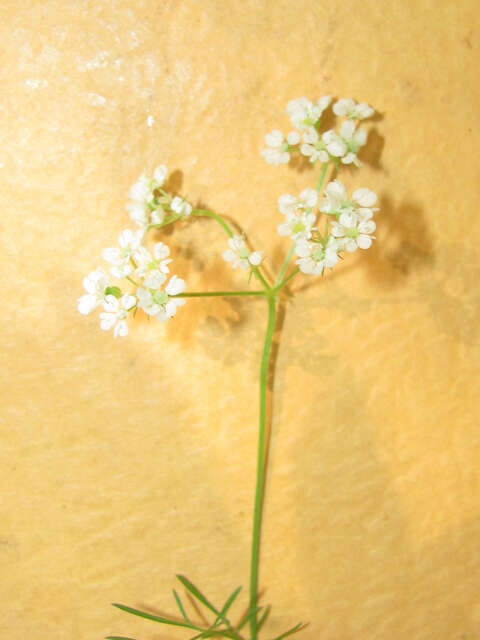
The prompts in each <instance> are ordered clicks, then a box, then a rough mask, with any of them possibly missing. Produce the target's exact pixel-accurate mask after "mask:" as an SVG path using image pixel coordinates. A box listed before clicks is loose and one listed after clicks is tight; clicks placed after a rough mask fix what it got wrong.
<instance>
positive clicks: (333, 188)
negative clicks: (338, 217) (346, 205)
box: [325, 180, 348, 200]
mask: <svg viewBox="0 0 480 640" xmlns="http://www.w3.org/2000/svg"><path fill="white" fill-rule="evenodd" d="M325 193H326V194H327V196H330V197H332V198H335V199H338V200H347V198H348V194H347V190H346V188H345V185H344V184H343V182H342V181H341V180H332V182H329V183H328V184H327V186H326V188H325Z"/></svg>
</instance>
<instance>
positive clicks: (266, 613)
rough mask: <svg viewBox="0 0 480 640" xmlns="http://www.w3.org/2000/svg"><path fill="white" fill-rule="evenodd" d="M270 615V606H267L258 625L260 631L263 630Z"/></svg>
mask: <svg viewBox="0 0 480 640" xmlns="http://www.w3.org/2000/svg"><path fill="white" fill-rule="evenodd" d="M269 613H270V605H269V604H267V606H266V607H265V611H264V612H263V613H262V616H261V618H260V620H259V621H258V624H257V629H258V630H259V631H260V629H261V628H262V625H263V623H264V622H265V620H266V619H267V616H268V614H269Z"/></svg>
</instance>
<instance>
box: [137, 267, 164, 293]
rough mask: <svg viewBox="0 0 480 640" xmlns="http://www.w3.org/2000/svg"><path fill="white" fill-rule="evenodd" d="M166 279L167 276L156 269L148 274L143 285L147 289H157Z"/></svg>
mask: <svg viewBox="0 0 480 640" xmlns="http://www.w3.org/2000/svg"><path fill="white" fill-rule="evenodd" d="M166 279H167V276H166V275H165V274H164V273H162V272H161V271H159V270H158V269H154V270H153V271H150V272H149V273H148V275H147V277H146V278H145V280H144V281H143V283H144V285H145V286H146V287H148V288H149V289H159V288H160V287H161V285H162V284H163V283H164V282H165V280H166Z"/></svg>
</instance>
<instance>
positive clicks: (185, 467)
mask: <svg viewBox="0 0 480 640" xmlns="http://www.w3.org/2000/svg"><path fill="white" fill-rule="evenodd" d="M479 17H480V11H479V9H478V5H477V3H476V2H475V1H474V0H460V1H459V2H457V3H454V2H451V1H449V0H441V1H439V0H429V1H427V0H393V1H389V2H386V1H385V0H381V1H379V0H363V1H357V0H355V1H348V0H346V1H343V2H341V1H339V0H331V1H330V2H326V1H325V0H296V1H293V0H250V1H248V0H243V1H242V2H234V1H231V0H223V1H221V0H216V1H215V0H204V1H202V2H194V1H193V0H187V1H183V2H182V1H181V0H178V1H175V0H170V1H168V0H166V1H160V0H158V1H154V0H144V1H141V0H140V1H133V0H127V1H121V0H118V1H114V0H96V1H89V0H84V1H81V2H79V1H74V0H51V1H48V0H47V1H44V2H42V1H40V0H37V1H32V0H25V1H23V2H13V1H12V0H6V1H5V2H3V4H2V7H0V18H1V20H0V24H1V27H0V35H1V42H2V48H3V56H2V65H1V68H0V77H1V88H2V91H1V100H0V129H1V139H2V143H1V145H0V180H1V188H0V198H1V200H0V202H1V212H2V215H1V223H0V225H1V235H2V257H3V260H2V265H3V274H4V275H3V278H2V289H3V293H2V299H3V305H2V307H3V314H2V328H1V334H0V335H1V340H2V343H3V346H2V353H3V368H2V384H1V394H2V440H1V464H0V476H1V489H2V501H1V519H0V564H1V567H2V570H1V579H0V598H1V602H2V607H1V613H0V636H1V637H2V638H8V639H9V640H24V639H25V638H35V640H46V639H47V638H48V639H49V640H50V639H53V638H55V640H67V639H68V640H71V639H73V638H79V639H80V638H81V640H96V639H98V638H102V637H103V636H105V635H107V634H109V633H117V634H119V635H126V636H132V637H135V638H138V640H168V639H170V638H172V639H176V638H179V639H180V638H184V637H188V634H184V633H182V631H181V630H176V629H167V628H162V627H159V626H156V625H154V624H153V623H149V622H146V621H143V620H140V619H135V618H133V617H129V616H127V615H126V614H123V613H121V612H120V611H118V610H116V609H114V608H112V607H111V606H110V604H109V603H110V602H124V603H127V604H131V605H133V606H140V607H149V608H150V609H152V610H155V611H164V612H165V611H171V612H173V610H174V601H173V598H172V597H171V592H170V590H171V587H172V586H174V580H175V579H174V574H175V573H185V574H187V575H188V576H189V577H190V578H191V580H193V581H194V582H195V583H197V584H198V585H199V586H200V587H202V588H203V589H204V590H205V591H206V592H207V593H208V594H209V595H210V596H211V598H212V600H215V601H217V602H220V601H221V600H222V599H225V598H226V597H227V595H228V594H229V593H230V592H231V591H232V590H233V588H234V587H236V586H237V585H238V584H243V585H244V587H245V591H244V592H243V594H242V597H241V598H239V606H238V608H237V609H236V610H235V614H234V615H233V617H234V618H235V616H236V615H240V613H241V610H242V608H244V607H245V606H246V604H247V595H246V591H247V589H246V587H247V584H248V564H249V553H250V550H249V542H250V528H251V510H252V494H253V484H254V467H255V463H254V458H255V448H256V430H257V370H258V364H259V359H260V351H261V348H262V340H263V333H264V329H265V322H266V305H265V303H264V301H262V300H249V301H231V300H225V299H224V300H220V299H219V300H215V301H211V300H210V301H204V300H190V301H189V302H188V304H187V305H186V306H185V307H184V308H182V309H181V310H180V311H179V313H178V315H177V317H176V318H175V319H174V320H172V321H171V322H170V323H169V324H168V326H166V327H165V328H162V327H161V326H159V325H158V324H157V323H153V322H150V323H147V322H146V321H145V320H144V319H142V318H137V321H136V322H135V323H133V325H132V327H131V332H130V335H129V336H128V338H126V339H124V340H114V339H113V337H112V336H111V334H108V333H105V332H102V331H101V330H100V329H99V327H98V317H96V316H95V317H93V316H89V317H88V318H87V319H85V318H84V317H82V316H80V314H78V312H77V310H76V299H77V298H78V297H79V296H80V295H81V294H82V293H83V291H82V284H81V282H82V278H83V277H84V275H85V274H86V273H88V272H89V271H90V270H92V269H94V268H96V267H97V266H99V265H100V264H101V259H100V255H101V251H102V249H103V247H108V246H113V245H114V244H115V241H116V237H117V235H118V233H119V231H121V230H122V229H123V228H125V227H126V226H128V225H129V219H128V214H127V213H126V211H125V209H124V206H125V202H126V194H127V192H128V189H129V186H130V185H131V184H132V182H133V181H134V180H136V179H137V177H138V175H139V174H140V173H141V172H142V171H144V170H147V171H151V170H152V169H153V167H155V166H156V165H157V164H160V163H166V164H167V165H168V167H169V169H170V170H171V171H172V172H175V173H174V177H173V182H174V186H175V188H176V189H178V191H180V192H181V193H183V194H188V197H189V198H190V199H191V200H192V201H194V202H199V201H201V202H202V203H203V204H204V205H205V206H208V207H210V208H213V209H215V210H217V211H218V212H220V213H223V214H226V215H229V216H231V217H232V218H233V219H235V220H236V221H237V222H238V223H239V224H240V225H241V226H242V227H243V228H244V229H245V230H246V232H247V234H248V236H249V238H250V240H251V241H252V243H253V244H254V245H255V246H256V247H258V248H263V249H265V252H266V254H267V255H268V256H269V261H270V262H269V265H270V267H271V269H272V270H273V269H274V268H278V265H279V264H280V263H281V260H282V254H283V252H284V251H285V250H286V248H287V246H288V245H287V243H286V241H284V240H283V239H282V238H280V237H279V236H278V235H277V233H276V230H275V228H276V226H277V224H278V222H279V219H280V214H279V213H278V212H277V209H276V200H277V198H278V195H279V194H281V193H284V192H292V193H297V192H298V191H299V190H301V189H302V188H304V187H305V186H309V185H312V183H313V182H314V181H315V179H316V176H315V175H314V171H312V170H311V169H309V168H308V169H307V170H304V171H302V172H298V171H296V170H295V169H292V168H291V167H286V166H282V167H280V168H275V167H272V166H271V165H267V164H266V163H265V162H264V160H263V158H262V157H261V156H260V153H259V151H260V149H261V148H262V146H263V136H264V134H265V133H266V132H267V131H270V130H272V129H273V128H275V127H278V128H280V129H283V130H284V131H286V130H288V126H289V125H288V119H287V116H286V114H285V112H284V109H285V104H286V102H287V101H288V100H289V99H291V98H295V97H299V96H302V95H305V96H308V97H310V98H312V99H316V98H317V97H319V96H320V95H324V94H326V93H331V94H332V95H335V96H339V97H343V96H352V97H354V98H356V99H358V100H364V101H367V102H369V103H371V104H372V105H374V107H375V108H376V109H377V110H378V112H379V113H380V117H379V118H377V119H376V120H374V121H373V122H371V123H369V124H368V128H369V130H370V143H369V145H368V147H367V148H366V149H365V150H364V152H362V153H363V155H361V156H360V157H361V158H362V157H363V160H364V161H365V165H364V166H363V167H362V168H361V169H359V170H356V171H352V170H348V169H346V170H344V171H343V173H342V176H343V179H344V181H345V182H346V184H347V185H348V187H349V188H357V187H360V186H368V187H370V188H372V189H373V190H375V191H376V192H377V193H378V194H379V196H380V206H381V212H380V213H379V214H378V216H377V220H378V230H377V240H376V242H375V246H374V247H373V248H372V249H371V250H370V251H368V252H365V253H363V252H357V253H356V254H354V255H351V256H350V255H349V256H347V259H346V260H345V261H344V264H342V266H341V267H340V268H338V269H336V270H335V271H334V272H333V273H332V274H331V275H329V276H328V277H325V278H323V279H322V278H317V279H316V280H315V281H314V282H312V281H310V280H308V279H307V278H306V277H303V276H302V277H301V278H298V282H297V283H296V284H295V286H294V287H293V289H294V290H296V291H297V293H296V295H295V297H294V299H293V300H292V301H291V302H290V303H289V304H288V305H287V308H286V311H285V316H284V321H283V326H282V327H281V336H280V334H277V337H280V346H279V349H278V355H277V362H276V374H275V397H274V402H275V404H274V414H273V430H272V441H271V454H270V460H269V463H270V466H269V479H268V491H267V497H266V504H265V526H264V530H263V545H262V566H261V577H260V582H261V587H262V591H263V599H262V602H265V603H266V602H270V603H272V605H273V608H272V612H271V615H270V618H269V621H268V624H267V626H266V635H265V637H266V638H268V637H273V636H274V635H278V634H279V633H280V632H281V631H283V630H284V629H285V628H286V627H288V626H291V625H293V624H295V623H296V622H297V621H298V620H303V621H309V622H310V624H309V626H308V628H307V629H306V630H305V631H303V635H302V636H299V637H303V638H304V640H318V639H319V638H321V639H322V640H386V639H391V640H476V639H478V638H480V602H479V599H478V593H479V571H480V561H479V552H478V547H479V541H480V540H479V532H480V527H479V520H478V518H479V513H480V506H479V491H478V473H477V466H478V446H479V432H478V399H477V396H478V386H479V375H478V360H479V355H480V316H479V302H480V294H479V288H478V287H479V283H480V262H479V248H478V247H479V246H480V224H479V222H478V203H479V197H478V196H479V186H478V185H479V182H478V171H479V162H478V149H479V148H480V134H479V127H478V117H479V108H480V83H479V82H478V80H479V75H478V69H479V62H480V56H479V46H480V44H479V37H478V33H479V31H478V19H479ZM149 116H152V118H153V120H152V118H150V119H149ZM149 124H150V125H151V126H149ZM169 241H170V242H171V244H172V246H173V247H175V255H176V263H175V264H176V269H175V271H176V272H177V273H179V275H181V276H183V277H185V279H186V280H187V282H188V287H189V289H190V290H200V289H205V288H207V287H209V288H212V289H213V288H217V289H220V288H229V287H239V286H241V285H242V275H241V274H239V273H235V272H233V271H232V270H231V269H230V268H229V266H228V265H226V264H225V263H223V261H222V260H221V258H220V253H221V251H222V250H223V248H224V241H225V238H224V236H223V235H222V233H221V229H219V228H217V227H216V225H215V224H214V223H211V222H210V221H208V220H201V221H198V222H196V223H194V224H192V225H191V226H189V227H186V228H181V229H178V230H175V232H174V233H173V235H172V236H170V237H169ZM360 253H361V255H360Z"/></svg>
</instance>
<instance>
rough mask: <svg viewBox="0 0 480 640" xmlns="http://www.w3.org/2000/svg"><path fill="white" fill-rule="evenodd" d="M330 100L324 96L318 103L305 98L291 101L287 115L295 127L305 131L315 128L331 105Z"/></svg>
mask: <svg viewBox="0 0 480 640" xmlns="http://www.w3.org/2000/svg"><path fill="white" fill-rule="evenodd" d="M330 100H331V97H330V96H322V97H321V98H319V99H318V100H317V102H316V103H314V102H312V101H311V100H309V99H308V98H305V97H302V98H296V99H295V100H290V101H289V103H288V104H287V113H288V115H289V116H290V120H291V122H292V124H293V126H294V127H296V128H297V129H304V130H308V129H311V128H312V127H314V126H315V125H316V123H317V122H318V121H319V120H320V117H321V115H322V113H323V111H324V110H325V109H326V108H327V107H328V105H329V104H330Z"/></svg>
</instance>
